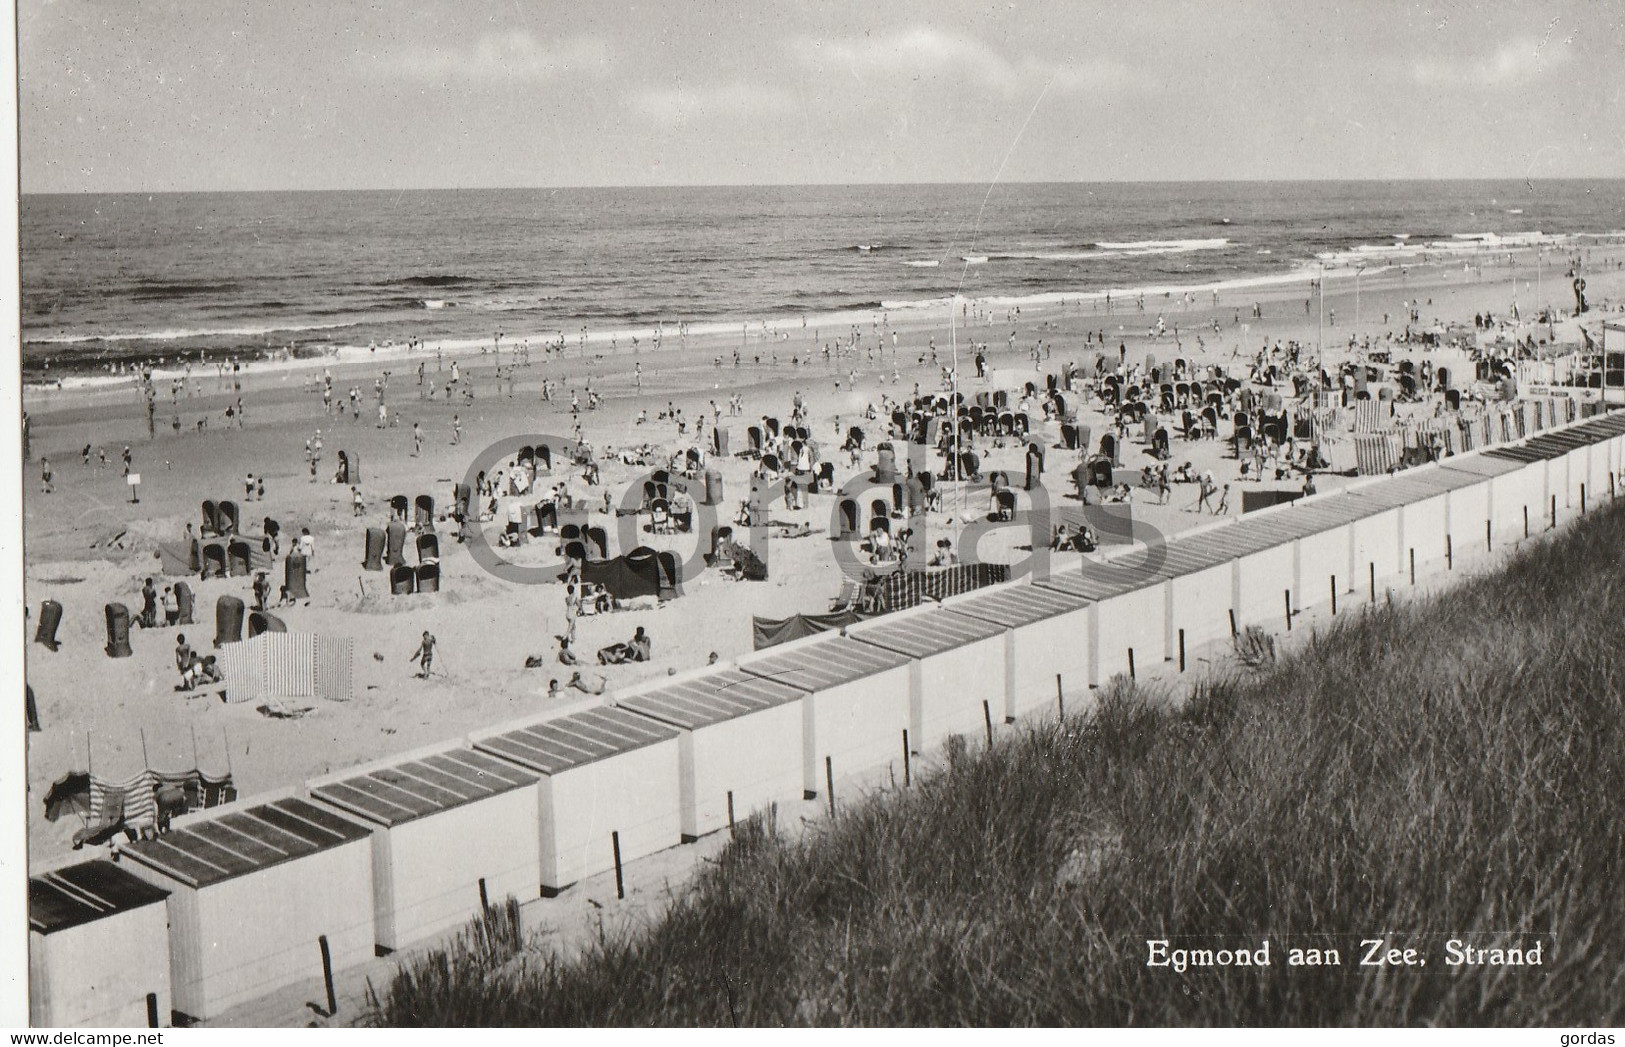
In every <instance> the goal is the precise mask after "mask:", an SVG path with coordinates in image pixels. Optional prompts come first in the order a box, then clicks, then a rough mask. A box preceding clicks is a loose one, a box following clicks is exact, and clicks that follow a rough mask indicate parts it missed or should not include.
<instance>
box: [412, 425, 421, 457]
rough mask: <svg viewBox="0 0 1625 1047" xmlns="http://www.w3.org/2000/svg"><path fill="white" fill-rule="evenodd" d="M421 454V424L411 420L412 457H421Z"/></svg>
mask: <svg viewBox="0 0 1625 1047" xmlns="http://www.w3.org/2000/svg"><path fill="white" fill-rule="evenodd" d="M422 456H423V426H421V425H419V424H418V423H417V422H413V423H412V457H413V458H421V457H422Z"/></svg>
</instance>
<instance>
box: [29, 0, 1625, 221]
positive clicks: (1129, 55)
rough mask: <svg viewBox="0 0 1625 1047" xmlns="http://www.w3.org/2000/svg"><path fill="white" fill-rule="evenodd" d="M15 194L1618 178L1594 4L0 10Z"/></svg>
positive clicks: (1607, 23) (1610, 92)
mask: <svg viewBox="0 0 1625 1047" xmlns="http://www.w3.org/2000/svg"><path fill="white" fill-rule="evenodd" d="M17 33H18V62H19V82H18V95H17V97H18V107H19V108H18V119H19V135H20V146H21V181H22V189H23V191H24V192H84V191H101V192H106V191H145V192H157V191H187V190H245V189H348V188H356V189H397V188H401V189H406V188H461V187H482V186H587V185H722V184H806V183H883V182H988V181H994V180H1003V181H1140V180H1175V181H1203V180H1214V179H1236V180H1252V179H1325V178H1357V179H1367V178H1369V179H1398V178H1478V177H1482V178H1520V179H1521V178H1529V179H1538V178H1559V177H1621V176H1625V118H1622V114H1625V2H1620V0H1481V2H1478V3H1401V2H1386V0H1353V2H1341V3H1334V2H1331V0H1310V2H1303V0H1298V2H1285V0H1283V2H1274V0H1253V2H1245V3H1243V2H1239V0H1208V2H1190V3H1186V2H1172V0H1140V2H1124V0H1107V2H1094V0H1060V2H1053V3H1035V2H1030V0H1022V2H999V3H987V2H970V0H898V2H886V0H876V2H871V3H862V2H853V3H833V2H832V3H805V2H803V3H791V2H768V0H762V2H754V3H752V2H741V3H733V2H708V0H667V2H663V3H648V2H642V0H621V2H599V0H572V2H570V3H561V2H554V0H534V2H531V0H506V2H500V0H427V2H413V3H407V2H405V0H400V2H375V3H359V2H350V0H318V2H306V0H277V2H267V0H141V2H139V3H131V2H130V0H19V6H18V12H17Z"/></svg>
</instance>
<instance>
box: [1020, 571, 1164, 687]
mask: <svg viewBox="0 0 1625 1047" xmlns="http://www.w3.org/2000/svg"><path fill="white" fill-rule="evenodd" d="M1161 565H1162V556H1161V554H1160V552H1158V551H1156V550H1155V549H1135V550H1130V551H1128V553H1127V555H1125V556H1122V557H1119V558H1117V559H1116V560H1110V561H1096V560H1084V561H1083V563H1082V564H1080V565H1079V566H1078V567H1074V568H1070V569H1068V570H1065V571H1056V572H1054V573H1052V574H1050V575H1048V576H1047V577H1044V578H1040V579H1039V580H1038V581H1036V582H1035V583H1034V584H1035V585H1039V586H1042V587H1043V588H1045V589H1054V590H1056V591H1058V592H1063V593H1069V594H1071V595H1073V596H1076V597H1081V598H1082V599H1084V600H1086V601H1088V603H1089V627H1088V630H1087V632H1086V634H1085V637H1084V642H1085V646H1086V647H1087V650H1088V654H1087V658H1088V665H1089V671H1088V677H1087V679H1086V680H1084V681H1075V680H1071V679H1067V678H1064V677H1063V679H1062V686H1063V689H1067V690H1076V689H1077V688H1078V686H1079V683H1080V682H1081V683H1086V684H1087V685H1088V686H1089V687H1098V686H1100V684H1101V683H1103V682H1105V681H1106V680H1109V679H1110V678H1111V677H1112V676H1114V675H1116V674H1117V673H1126V672H1128V671H1129V651H1131V650H1132V651H1134V657H1135V660H1136V664H1137V665H1141V664H1147V663H1148V661H1150V660H1157V661H1160V660H1162V659H1163V658H1165V657H1166V656H1167V650H1168V637H1167V626H1166V618H1167V595H1166V592H1165V579H1164V578H1163V576H1162V575H1161V573H1160V571H1161Z"/></svg>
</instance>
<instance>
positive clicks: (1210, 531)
mask: <svg viewBox="0 0 1625 1047" xmlns="http://www.w3.org/2000/svg"><path fill="white" fill-rule="evenodd" d="M1248 522H1249V521H1248V520H1247V519H1243V520H1242V521H1240V522H1239V523H1234V524H1229V525H1225V526H1220V527H1210V528H1206V529H1204V530H1202V531H1199V532H1196V533H1192V534H1188V535H1180V536H1179V537H1178V538H1176V539H1175V540H1174V541H1172V542H1169V543H1168V544H1167V545H1166V546H1165V547H1164V548H1163V563H1162V567H1161V571H1162V573H1163V574H1165V575H1167V577H1168V586H1167V601H1168V602H1167V608H1168V609H1167V623H1166V627H1167V630H1168V634H1169V635H1170V636H1171V637H1172V638H1173V649H1172V651H1171V653H1170V657H1173V658H1176V659H1177V658H1178V656H1179V636H1180V634H1181V633H1182V632H1183V633H1184V636H1185V649H1186V652H1187V655H1188V654H1189V652H1190V651H1191V649H1193V648H1196V647H1200V646H1201V645H1203V644H1206V643H1210V642H1212V641H1214V640H1219V639H1224V638H1226V637H1228V636H1229V635H1230V619H1231V612H1232V611H1234V610H1236V609H1237V605H1238V604H1239V602H1240V593H1239V592H1238V589H1239V587H1240V584H1241V570H1240V563H1241V561H1242V560H1243V559H1244V558H1245V557H1248V556H1253V555H1256V554H1257V553H1259V552H1260V551H1262V550H1263V549H1265V548H1268V547H1270V546H1271V545H1273V542H1274V539H1273V536H1268V535H1265V534H1264V533H1262V532H1261V531H1260V530H1259V529H1258V528H1255V527H1252V526H1248ZM1288 564H1290V560H1289V561H1288Z"/></svg>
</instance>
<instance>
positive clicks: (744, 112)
mask: <svg viewBox="0 0 1625 1047" xmlns="http://www.w3.org/2000/svg"><path fill="white" fill-rule="evenodd" d="M626 102H627V105H629V106H630V107H631V108H632V109H633V111H634V112H637V113H638V114H640V115H642V116H644V117H647V118H649V119H651V120H655V121H658V122H659V123H663V124H684V123H687V122H689V121H691V120H694V119H696V118H700V117H712V118H714V117H724V118H727V117H732V118H736V119H740V118H752V117H760V116H778V115H782V114H784V113H789V112H793V111H795V110H796V109H797V108H798V104H797V102H796V97H795V95H793V94H791V93H790V92H789V91H787V90H785V89H783V88H778V87H769V86H766V85H763V84H753V83H746V82H744V81H742V80H736V81H731V82H728V83H722V84H709V85H701V86H697V87H691V86H688V85H686V84H682V83H677V84H672V85H669V86H662V87H643V88H638V89H637V90H634V91H631V92H629V93H628V94H627V95H626Z"/></svg>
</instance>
